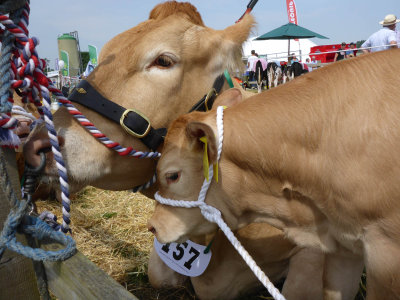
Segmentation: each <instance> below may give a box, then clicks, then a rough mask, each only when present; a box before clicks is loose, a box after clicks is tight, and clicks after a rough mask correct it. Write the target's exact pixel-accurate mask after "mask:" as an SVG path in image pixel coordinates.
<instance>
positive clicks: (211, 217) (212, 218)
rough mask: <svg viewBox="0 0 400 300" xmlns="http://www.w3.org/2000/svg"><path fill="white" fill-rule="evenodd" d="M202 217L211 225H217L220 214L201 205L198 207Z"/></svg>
mask: <svg viewBox="0 0 400 300" xmlns="http://www.w3.org/2000/svg"><path fill="white" fill-rule="evenodd" d="M199 207H200V210H201V213H202V215H203V216H204V218H205V219H206V220H208V221H209V222H212V223H218V220H220V219H221V218H222V216H221V212H220V211H219V210H218V209H216V208H215V207H213V206H210V205H207V204H205V203H202V204H200V205H199Z"/></svg>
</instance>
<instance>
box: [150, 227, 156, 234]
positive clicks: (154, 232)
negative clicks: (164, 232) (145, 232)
mask: <svg viewBox="0 0 400 300" xmlns="http://www.w3.org/2000/svg"><path fill="white" fill-rule="evenodd" d="M148 229H149V231H150V232H151V233H152V234H156V233H157V230H156V229H155V228H154V227H153V226H150V227H149V228H148Z"/></svg>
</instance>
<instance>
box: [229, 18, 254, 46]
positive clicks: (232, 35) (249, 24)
mask: <svg viewBox="0 0 400 300" xmlns="http://www.w3.org/2000/svg"><path fill="white" fill-rule="evenodd" d="M255 23H256V22H255V20H254V17H253V16H252V15H250V14H246V15H245V16H244V17H243V19H242V20H241V21H240V22H238V23H235V24H233V25H231V26H229V27H227V28H225V29H224V30H222V36H223V37H224V38H225V39H228V40H230V41H233V42H235V43H238V44H240V45H241V44H243V43H244V42H245V41H246V40H247V38H248V37H249V35H250V32H251V30H252V29H253V27H254V25H255Z"/></svg>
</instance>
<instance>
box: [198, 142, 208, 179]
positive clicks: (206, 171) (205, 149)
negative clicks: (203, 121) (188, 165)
mask: <svg viewBox="0 0 400 300" xmlns="http://www.w3.org/2000/svg"><path fill="white" fill-rule="evenodd" d="M200 141H201V142H203V143H204V154H203V172H204V178H205V179H207V181H208V180H209V177H208V169H209V168H210V164H209V163H208V154H207V147H208V145H207V144H208V141H207V137H206V136H203V137H201V138H200Z"/></svg>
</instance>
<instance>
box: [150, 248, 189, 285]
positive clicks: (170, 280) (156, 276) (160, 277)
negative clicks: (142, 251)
mask: <svg viewBox="0 0 400 300" xmlns="http://www.w3.org/2000/svg"><path fill="white" fill-rule="evenodd" d="M147 274H148V276H149V281H150V284H151V285H152V286H153V287H154V288H157V289H158V288H173V287H179V286H182V285H184V283H185V281H186V280H187V279H188V277H186V276H184V275H182V274H179V273H176V272H175V271H174V270H172V269H170V268H169V267H168V266H167V265H166V264H165V263H164V262H163V261H162V260H161V258H160V257H159V256H158V254H157V252H156V250H155V249H154V246H153V249H152V250H151V253H150V257H149V266H148V272H147Z"/></svg>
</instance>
